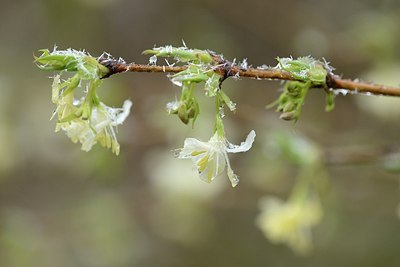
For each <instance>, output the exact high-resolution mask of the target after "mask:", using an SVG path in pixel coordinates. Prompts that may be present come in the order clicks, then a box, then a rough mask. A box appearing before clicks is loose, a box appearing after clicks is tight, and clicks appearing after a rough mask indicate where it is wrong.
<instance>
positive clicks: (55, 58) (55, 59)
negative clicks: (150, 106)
mask: <svg viewBox="0 0 400 267" xmlns="http://www.w3.org/2000/svg"><path fill="white" fill-rule="evenodd" d="M41 52H42V55H41V56H39V57H37V58H36V60H35V62H36V63H37V64H38V66H39V67H40V68H41V69H44V70H55V71H61V73H60V74H57V75H55V76H54V78H53V85H52V102H53V103H54V104H56V110H55V112H54V115H53V117H54V116H57V125H56V132H58V131H60V130H63V131H65V132H66V134H67V136H68V137H69V138H70V139H71V140H72V141H73V142H74V143H77V142H78V141H79V142H80V143H81V144H82V150H84V151H89V150H90V149H91V148H92V147H93V145H95V144H96V143H100V144H101V145H102V146H103V147H106V148H110V149H111V150H112V152H113V153H115V154H116V155H118V154H119V150H120V146H119V144H118V141H117V137H116V126H117V125H119V124H122V123H123V121H124V120H125V119H126V117H127V116H128V115H129V111H130V108H131V106H132V102H131V101H129V100H126V101H125V103H124V105H123V108H111V107H108V106H107V105H105V104H104V103H103V102H101V101H100V99H99V97H98V95H97V93H96V89H97V88H98V87H99V86H100V84H101V78H102V77H104V76H105V75H107V73H108V71H109V70H108V68H106V67H104V66H103V65H102V64H100V63H99V62H98V60H97V59H96V58H94V57H92V56H90V55H88V54H86V53H85V52H83V51H76V50H73V49H68V50H64V51H59V50H56V49H54V51H53V52H49V51H48V50H41ZM63 71H69V72H73V73H75V74H74V75H73V76H72V77H71V78H68V79H66V80H65V81H62V80H61V76H62V74H63ZM83 84H85V90H84V96H83V97H82V98H81V99H75V90H76V88H78V87H80V86H82V85H83Z"/></svg>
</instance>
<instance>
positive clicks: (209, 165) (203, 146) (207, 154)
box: [178, 131, 256, 187]
mask: <svg viewBox="0 0 400 267" xmlns="http://www.w3.org/2000/svg"><path fill="white" fill-rule="evenodd" d="M255 136H256V133H255V132H254V131H251V132H250V133H249V135H248V136H247V138H246V141H244V142H242V143H241V144H240V145H233V144H231V143H229V142H228V141H227V140H226V139H225V137H223V136H220V135H218V134H217V133H215V134H214V135H213V136H212V137H211V139H210V140H209V141H208V142H202V141H199V140H197V139H195V138H186V140H185V142H184V146H183V148H182V149H181V150H180V153H179V154H178V158H180V159H191V160H192V161H193V163H194V164H195V167H196V169H197V171H198V173H199V175H200V179H201V180H203V181H205V182H207V183H210V182H211V181H212V180H213V179H214V178H215V177H216V176H218V175H219V174H220V173H222V172H223V171H224V170H225V166H226V167H227V174H228V177H229V180H230V182H231V184H232V186H233V187H235V186H236V185H237V184H238V182H239V178H238V176H237V175H236V174H235V173H234V172H233V170H232V168H231V165H230V162H229V158H228V153H238V152H246V151H248V150H249V149H250V148H251V146H252V145H253V142H254V138H255Z"/></svg>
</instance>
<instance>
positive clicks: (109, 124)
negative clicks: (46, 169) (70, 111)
mask: <svg viewBox="0 0 400 267" xmlns="http://www.w3.org/2000/svg"><path fill="white" fill-rule="evenodd" d="M131 106H132V102H131V101H130V100H125V102H124V105H123V107H122V108H111V107H108V106H106V105H105V104H103V103H102V102H101V103H100V104H99V105H98V106H94V107H93V109H92V113H91V116H90V118H89V119H87V120H85V119H82V118H76V119H73V120H71V121H69V122H65V123H59V125H58V128H59V129H62V130H63V131H65V132H66V134H67V135H68V137H69V138H70V139H71V140H72V141H73V142H74V143H77V142H78V141H79V142H80V143H81V144H82V150H84V151H89V150H90V149H91V148H92V147H93V146H94V145H95V144H96V143H97V142H99V143H100V144H101V145H102V146H103V147H106V148H111V150H112V152H113V153H115V154H116V155H118V154H119V148H120V146H119V143H118V141H117V136H116V129H115V127H116V126H117V125H119V124H122V123H123V122H124V120H125V119H126V117H127V116H128V115H129V112H130V108H131Z"/></svg>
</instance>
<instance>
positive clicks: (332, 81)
mask: <svg viewBox="0 0 400 267" xmlns="http://www.w3.org/2000/svg"><path fill="white" fill-rule="evenodd" d="M99 62H100V63H101V64H103V65H104V66H106V67H107V68H108V69H109V70H110V73H109V74H107V75H106V76H104V77H103V78H108V77H110V76H112V75H114V74H117V73H122V72H165V73H177V72H180V71H183V70H185V69H186V68H187V66H185V65H183V66H160V65H145V64H136V63H130V64H127V63H124V62H121V61H118V60H110V59H105V60H102V59H100V60H99ZM212 69H213V70H214V71H215V72H217V73H219V74H221V75H222V76H225V77H232V76H239V77H247V78H254V79H267V80H286V81H295V80H296V79H295V78H293V76H291V75H290V73H289V72H287V71H283V70H279V69H274V68H271V69H261V68H247V69H241V68H240V67H239V66H237V65H233V64H232V63H227V62H224V63H223V64H219V65H217V66H213V67H212ZM326 81H327V82H326V85H327V87H328V88H330V89H344V90H347V91H349V93H364V94H372V95H384V96H399V97H400V87H393V86H385V85H380V84H374V83H366V82H360V81H355V80H350V79H342V78H341V77H340V76H338V75H335V74H333V73H329V72H328V75H327V79H326Z"/></svg>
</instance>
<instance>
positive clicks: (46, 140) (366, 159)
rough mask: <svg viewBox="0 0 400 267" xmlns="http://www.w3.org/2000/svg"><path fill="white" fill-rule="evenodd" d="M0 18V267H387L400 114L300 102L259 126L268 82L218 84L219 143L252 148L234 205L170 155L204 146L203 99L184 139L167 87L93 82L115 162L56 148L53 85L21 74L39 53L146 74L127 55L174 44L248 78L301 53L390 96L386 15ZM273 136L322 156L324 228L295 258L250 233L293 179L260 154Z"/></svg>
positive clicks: (276, 6)
mask: <svg viewBox="0 0 400 267" xmlns="http://www.w3.org/2000/svg"><path fill="white" fill-rule="evenodd" d="M0 3H1V5H0V7H1V8H0V58H1V61H2V64H0V69H1V70H0V266H1V267H25V266H26V267H47V266H58V267H67V266H76V267H78V266H82V267H86V266H87V267H92V266H93V267H97V266H114V267H125V266H355V267H356V266H363V267H366V266H386V267H389V266H400V251H399V245H400V221H399V219H398V217H397V215H396V209H397V205H398V202H399V200H400V199H399V182H398V174H396V173H395V172H388V171H387V170H388V165H390V169H391V170H392V171H393V170H394V171H395V170H396V169H399V168H398V165H399V164H398V162H397V160H396V157H395V155H393V153H395V152H396V151H398V150H397V147H398V145H399V134H400V124H399V118H400V105H399V103H400V102H399V101H400V100H399V99H396V98H386V97H369V96H361V95H348V96H338V97H337V105H336V109H335V110H334V111H333V112H331V113H326V112H324V94H323V93H321V92H318V91H311V92H310V94H309V97H308V98H307V100H306V105H305V106H304V109H303V114H302V117H301V118H300V120H299V121H298V123H297V124H292V123H287V122H285V121H281V120H279V119H278V117H279V114H277V113H275V112H274V111H273V110H266V109H265V105H266V104H268V103H271V102H272V101H273V100H274V99H275V98H276V97H277V96H278V93H279V92H278V89H279V88H280V86H281V84H280V83H279V82H274V81H256V80H250V79H242V80H239V81H234V80H228V81H226V82H225V83H224V86H225V87H224V88H225V90H226V92H227V93H228V94H229V95H230V96H231V98H232V99H233V100H234V101H236V102H237V103H238V109H237V112H236V114H235V115H232V114H227V116H226V124H227V126H226V128H227V135H228V138H229V140H230V141H231V142H233V143H239V142H240V141H242V140H243V139H244V138H245V136H246V135H247V133H248V132H249V131H250V130H251V129H255V130H256V132H257V138H256V142H255V144H254V147H253V149H252V150H250V152H248V153H245V154H239V155H234V156H232V157H231V162H232V164H233V168H234V170H235V172H236V173H238V174H239V175H240V178H241V181H240V183H239V186H238V187H237V188H235V189H232V188H231V187H230V185H229V183H228V179H227V178H226V177H224V175H221V176H220V177H218V179H216V181H215V182H213V183H211V184H206V183H203V182H201V181H200V180H199V179H198V178H197V177H196V174H195V172H194V171H193V170H192V165H191V162H189V161H179V160H176V159H174V158H173V152H171V151H172V150H173V149H175V148H179V147H181V146H182V145H183V140H184V138H185V137H188V136H191V137H197V138H200V139H203V140H208V138H209V137H210V135H211V129H212V122H211V118H212V116H213V114H212V111H213V108H212V103H209V102H208V100H207V99H205V98H202V99H201V101H202V105H204V106H202V107H203V109H202V114H201V116H200V119H199V124H197V126H196V127H195V129H194V130H192V129H191V128H190V127H187V126H185V125H183V124H181V123H180V122H179V121H178V119H177V118H176V117H169V116H168V115H167V114H166V112H165V109H164V107H165V103H167V102H168V101H171V100H173V99H174V98H175V97H176V96H177V95H178V93H179V89H178V88H177V87H175V86H173V85H172V84H171V83H170V82H169V81H168V79H167V78H166V77H165V75H163V74H146V73H144V74H139V73H130V74H123V75H122V74H121V75H117V76H114V77H112V78H111V79H107V80H106V81H105V82H104V83H103V86H102V89H101V92H100V94H101V96H102V98H103V99H104V101H105V102H106V103H107V104H108V105H110V106H121V103H122V102H123V100H124V99H127V98H130V99H131V100H132V101H133V103H134V105H133V109H132V112H131V116H130V117H129V118H128V119H127V121H126V122H125V123H124V125H123V126H121V127H120V128H119V141H120V143H121V154H120V156H118V157H116V156H114V155H112V153H111V152H110V151H108V150H105V149H103V148H101V147H96V148H94V149H93V150H92V151H91V152H89V153H85V152H83V151H81V150H80V146H79V145H75V144H72V142H71V141H70V140H69V139H68V138H67V137H66V136H65V135H64V134H63V133H60V134H55V133H54V127H55V122H54V121H49V119H50V117H51V115H52V113H53V110H54V106H53V105H52V103H51V99H50V90H51V89H50V85H51V80H50V79H49V78H48V77H50V76H51V75H52V74H51V73H48V72H43V71H40V70H39V69H38V68H37V67H36V66H35V65H34V64H33V54H35V53H36V54H38V52H37V50H38V49H41V48H49V49H51V48H53V46H54V45H57V46H58V47H59V48H60V49H66V48H69V47H72V48H75V49H85V50H87V51H89V52H90V53H91V54H92V55H94V56H98V55H100V54H101V53H102V52H103V51H107V52H110V53H111V54H113V55H114V56H116V57H123V58H124V59H125V60H126V61H128V62H132V61H135V62H137V63H145V62H147V60H148V58H146V57H144V56H142V55H141V51H143V50H145V49H148V48H152V47H153V46H154V45H165V44H171V45H175V46H179V45H181V40H184V41H185V42H186V44H187V45H188V46H189V47H195V48H200V49H205V48H207V49H211V50H214V51H216V52H220V53H223V54H224V55H225V57H226V58H228V59H233V58H237V59H238V60H242V59H243V58H247V59H248V62H249V63H250V64H252V65H253V66H258V65H262V64H267V65H275V64H276V61H275V57H277V56H290V55H292V56H301V55H309V54H310V55H313V56H314V57H317V58H320V57H324V58H325V59H326V60H328V61H330V62H331V64H332V65H333V66H334V67H336V73H338V74H344V76H345V77H349V78H361V79H363V80H366V81H369V80H374V81H376V82H382V83H386V84H392V85H399V84H400V49H399V47H400V3H399V1H398V0H386V1H373V0H368V1H366V0H355V1H347V0H346V1H345V0H338V1H328V0H318V1H317V0H306V1H294V0H282V1H261V0H247V1H228V0H222V1H215V0H212V1H211V0H202V1H198V0H185V1H183V0H171V1H161V0H159V1H156V0H148V1H137V0H132V1H128V0H114V1H113V0H70V1H53V0H36V1H24V0H16V1H4V0H2V1H0ZM208 107H209V108H208ZM271 133H273V134H274V135H275V136H276V135H280V134H281V133H282V134H285V135H286V136H288V137H287V138H292V137H293V138H297V137H299V136H301V137H305V138H307V140H310V141H311V142H312V143H313V144H315V145H316V146H318V148H319V149H320V150H321V151H322V153H323V155H325V156H324V157H323V159H322V160H323V162H324V168H326V172H327V173H328V176H329V180H328V181H326V185H325V186H324V190H323V194H322V198H321V201H322V204H323V209H324V218H323V220H322V222H321V224H320V225H318V226H317V227H316V228H315V229H314V231H313V232H314V233H313V234H314V237H313V239H314V247H315V249H314V252H313V254H311V255H310V256H308V257H298V256H296V255H295V254H293V252H292V251H291V250H290V249H289V248H287V247H286V246H284V245H275V244H272V243H271V242H270V241H268V240H267V239H265V238H264V236H263V235H262V232H261V231H260V230H259V229H258V228H257V227H256V225H255V218H256V216H257V214H258V212H259V210H258V201H259V198H260V197H262V196H268V195H273V196H279V197H281V198H283V199H285V198H286V197H287V196H288V194H289V193H290V190H291V187H292V185H293V182H294V179H295V177H296V173H297V171H298V167H297V166H296V165H295V164H292V163H291V161H290V159H288V158H285V157H284V156H282V157H280V156H279V157H278V155H276V153H278V152H276V149H275V150H274V149H272V150H271V149H270V144H271V140H273V139H272V138H273V137H271ZM298 152H299V153H301V150H300V151H298ZM389 152H390V153H389ZM388 153H389V154H390V155H389V156H387V155H388ZM388 160H390V161H389V162H388ZM385 166H386V167H385Z"/></svg>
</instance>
